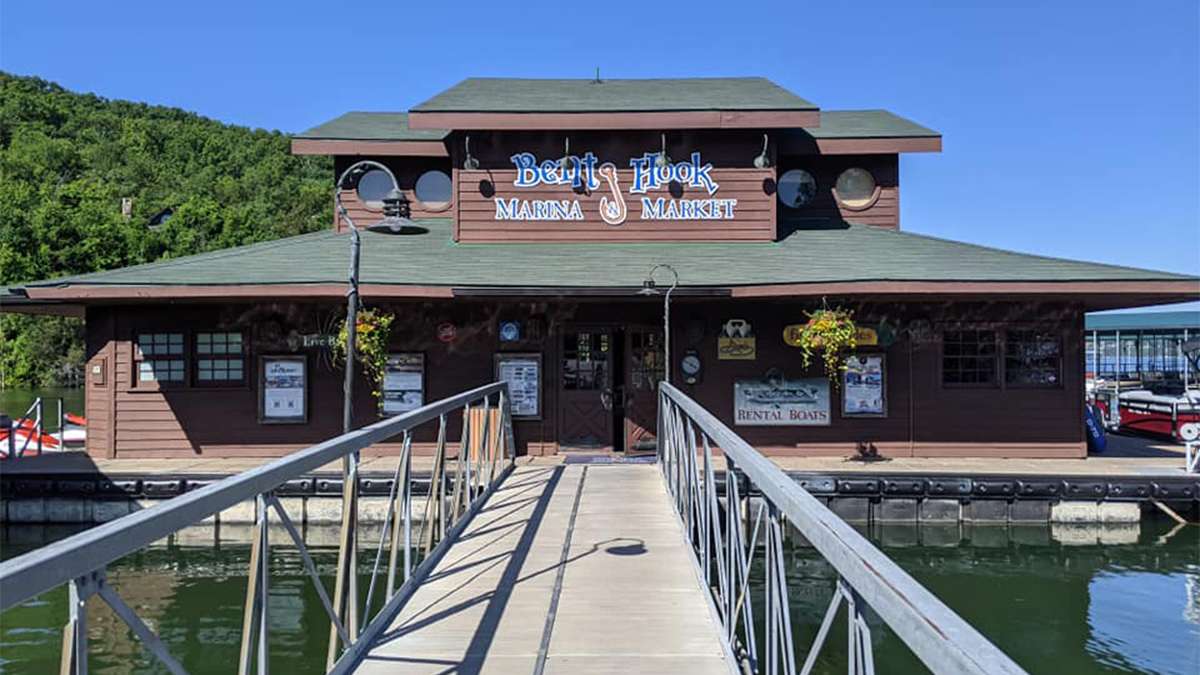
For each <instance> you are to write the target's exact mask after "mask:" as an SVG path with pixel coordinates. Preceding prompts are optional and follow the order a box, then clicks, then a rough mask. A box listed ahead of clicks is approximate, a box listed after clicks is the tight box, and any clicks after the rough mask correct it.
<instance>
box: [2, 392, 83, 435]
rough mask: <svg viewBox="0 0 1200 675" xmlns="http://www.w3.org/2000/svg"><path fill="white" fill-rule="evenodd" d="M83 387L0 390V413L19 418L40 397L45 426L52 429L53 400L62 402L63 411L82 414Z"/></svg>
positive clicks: (55, 414) (53, 418) (54, 417)
mask: <svg viewBox="0 0 1200 675" xmlns="http://www.w3.org/2000/svg"><path fill="white" fill-rule="evenodd" d="M83 392H84V388H83V387H73V388H68V387H61V388H52V389H12V388H10V389H0V412H2V413H5V414H7V415H10V416H11V417H14V418H16V417H20V416H22V415H24V414H25V411H26V410H28V409H29V406H30V404H32V403H33V401H34V400H35V399H37V397H39V396H40V397H42V400H43V401H44V405H45V412H44V414H45V418H46V420H47V424H50V425H51V427H52V428H53V425H54V424H57V422H56V421H54V420H55V419H56V416H57V415H58V408H57V403H56V402H55V399H59V398H61V399H62V400H63V411H64V412H69V413H74V414H76V415H82V414H83Z"/></svg>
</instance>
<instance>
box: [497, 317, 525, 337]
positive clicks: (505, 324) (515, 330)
mask: <svg viewBox="0 0 1200 675" xmlns="http://www.w3.org/2000/svg"><path fill="white" fill-rule="evenodd" d="M520 339H521V324H520V323H519V322H517V321H501V322H500V341H501V342H517V341H519V340H520Z"/></svg>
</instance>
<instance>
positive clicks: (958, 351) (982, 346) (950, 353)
mask: <svg viewBox="0 0 1200 675" xmlns="http://www.w3.org/2000/svg"><path fill="white" fill-rule="evenodd" d="M997 356H998V353H997V349H996V331H994V330H949V331H946V332H945V333H943V334H942V383H943V384H952V385H968V386H985V387H986V386H995V385H996V384H998V381H997V378H996V370H997Z"/></svg>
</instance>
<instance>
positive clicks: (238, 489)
mask: <svg viewBox="0 0 1200 675" xmlns="http://www.w3.org/2000/svg"><path fill="white" fill-rule="evenodd" d="M455 412H461V414H462V433H461V436H460V439H459V442H458V451H457V453H456V454H455V455H454V456H453V457H452V456H451V455H450V454H449V453H448V452H447V445H448V441H447V428H446V426H447V416H448V415H449V414H451V413H455ZM434 420H436V421H437V425H438V430H437V441H436V446H435V448H434V455H433V467H432V473H431V475H430V481H431V483H430V486H429V490H428V493H427V496H426V499H425V504H424V508H423V513H422V514H421V515H422V518H421V520H420V525H419V526H418V527H417V528H416V531H415V532H414V523H413V517H414V508H413V507H414V504H413V482H414V481H413V473H412V438H413V431H414V430H415V429H416V428H417V427H419V426H421V425H423V424H425V423H427V422H433V421H434ZM397 437H399V438H401V439H402V444H401V454H400V461H399V462H398V463H397V466H396V471H395V476H394V478H393V481H392V486H391V490H390V494H389V496H388V504H387V507H388V510H387V516H386V519H385V521H384V524H383V529H382V531H381V533H380V536H379V542H378V547H377V548H376V551H375V555H374V563H373V565H372V568H371V577H370V582H369V586H368V590H367V599H366V602H365V604H364V605H362V611H360V608H359V605H358V597H359V593H358V588H357V580H358V574H357V568H358V565H357V552H358V545H357V543H358V536H357V513H358V480H357V463H358V453H359V451H360V450H361V449H363V448H365V447H367V446H369V445H372V444H374V443H379V442H382V441H385V440H388V439H392V438H397ZM514 447H515V446H514V444H513V436H512V417H511V413H510V410H509V398H508V385H507V384H504V383H494V384H489V385H486V386H483V387H479V388H477V389H472V390H470V391H467V392H464V393H461V394H458V395H456V396H451V397H449V398H446V399H442V400H441V401H437V402H435V403H430V404H429V405H426V406H424V407H421V408H418V409H417V410H413V411H411V412H407V413H403V414H400V415H397V416H395V417H391V418H389V419H386V420H382V421H380V422H377V423H375V424H372V425H370V426H367V427H363V428H362V429H358V430H356V431H352V432H350V433H347V434H343V435H341V436H338V437H336V438H332V439H329V440H327V441H325V442H323V443H319V444H317V445H314V446H311V447H308V448H305V449H303V450H300V451H298V452H295V453H292V454H291V455H288V456H287V457H284V458H281V459H277V460H275V461H272V462H269V463H267V464H264V465H262V466H260V467H257V468H255V469H251V470H249V471H245V472H243V473H240V474H238V475H236V476H231V477H229V478H226V479H224V480H221V481H218V482H216V483H213V484H211V485H208V486H206V487H204V488H201V489H199V490H196V491H195V492H189V493H187V494H184V495H180V496H178V497H175V498H172V499H170V500H168V501H166V502H163V503H162V504H160V505H158V506H154V507H153V508H149V509H146V510H144V511H139V512H137V513H134V514H131V515H128V516H125V517H123V518H120V519H118V520H114V521H112V522H110V523H106V524H104V525H100V526H98V527H96V528H94V529H91V530H87V531H85V532H81V533H79V534H77V535H75V536H72V537H69V538H67V539H63V540H61V541H58V542H55V543H52V544H49V545H47V546H45V547H43V548H40V549H38V550H35V551H32V552H30V553H26V554H25V555H22V556H20V557H17V558H13V559H12V560H9V561H6V562H4V563H0V611H3V610H7V609H9V608H10V607H13V606H15V605H18V604H21V603H23V602H25V601H27V600H29V599H30V598H33V597H35V596H37V595H39V594H41V593H44V592H46V591H49V590H51V589H54V588H56V587H58V586H61V585H63V584H67V585H68V587H69V594H70V603H69V608H70V610H69V611H70V617H69V620H68V622H67V625H66V627H65V628H64V635H63V655H62V668H61V670H62V672H63V673H75V674H77V675H83V674H85V673H87V653H88V652H87V650H88V644H87V612H86V606H87V601H88V599H89V598H91V597H92V596H99V597H100V598H101V599H102V600H104V602H105V603H107V604H108V605H109V606H110V607H111V608H112V609H113V611H114V612H115V613H116V614H117V616H119V617H120V618H121V619H122V620H123V621H124V622H125V624H126V625H128V626H129V628H130V629H131V630H132V631H133V632H134V634H135V635H137V637H138V638H139V639H140V640H141V641H142V643H143V644H144V645H145V646H146V647H147V649H148V650H149V651H150V652H151V653H152V654H154V656H155V657H156V658H157V659H158V660H159V661H160V662H161V663H162V664H163V665H164V666H165V667H166V669H167V670H168V671H170V672H172V673H184V672H185V670H184V668H183V666H182V664H180V663H179V661H178V660H176V659H175V658H174V657H173V656H171V654H170V652H169V651H168V650H167V648H166V646H165V645H164V644H163V643H162V641H161V640H159V638H158V637H157V636H156V635H155V634H154V632H153V631H151V630H150V628H149V627H147V626H146V624H145V623H144V622H143V621H142V620H141V619H140V618H139V617H138V616H137V613H136V612H135V611H134V610H133V609H132V608H131V607H130V606H129V605H127V604H126V603H125V602H124V601H123V600H122V599H121V596H120V595H119V594H118V593H117V592H116V590H114V589H113V588H112V587H111V586H109V585H108V584H107V583H106V581H105V569H106V567H107V566H108V565H109V564H111V563H112V562H113V561H115V560H118V559H120V558H122V557H123V556H126V555H128V554H130V553H133V552H135V551H137V550H139V549H142V548H145V547H146V546H149V545H150V544H152V543H154V542H156V541H159V540H161V539H162V538H163V537H166V536H167V535H170V534H171V533H173V532H176V531H178V530H180V529H182V528H184V527H187V526H189V525H192V524H194V523H196V522H199V521H201V520H203V519H204V518H207V517H209V516H212V515H215V514H217V513H220V512H221V511H223V510H225V509H227V508H229V507H232V506H234V505H236V504H239V503H241V502H244V501H247V500H254V501H255V507H256V508H255V513H256V515H255V524H254V529H253V534H252V543H251V551H250V565H249V569H248V573H247V574H248V583H247V589H246V603H245V607H244V611H243V626H242V639H241V653H240V658H239V662H238V672H239V673H248V672H250V671H251V670H252V669H255V670H256V672H257V673H258V674H259V675H267V673H268V669H269V663H268V660H269V653H268V648H267V645H268V629H269V626H270V621H269V620H268V604H269V603H268V602H267V597H268V589H269V587H270V572H269V570H270V566H269V564H268V563H269V559H270V552H271V546H272V543H271V541H270V537H269V533H270V527H269V526H270V525H271V520H272V518H273V517H274V518H275V519H277V521H278V523H279V524H281V525H282V526H283V529H284V530H285V531H286V532H287V534H288V538H289V539H290V540H291V543H292V544H294V545H295V546H296V547H297V549H299V552H300V556H301V559H302V561H303V564H304V569H305V571H306V572H307V574H308V576H309V577H310V578H311V580H312V582H313V585H314V586H315V587H316V591H317V595H318V596H319V597H320V600H321V603H322V605H323V606H324V608H325V611H326V613H327V614H328V615H329V618H330V624H331V625H330V647H329V657H328V663H327V669H328V670H329V671H330V672H334V673H346V672H349V671H351V670H353V668H354V667H355V666H356V665H357V663H358V661H359V660H360V659H361V658H362V656H363V655H364V654H365V652H366V650H367V649H368V648H369V647H370V645H371V644H372V643H373V642H374V641H375V640H376V639H377V637H378V636H379V635H381V634H382V633H383V632H384V631H385V630H386V629H387V627H388V625H389V623H390V622H391V621H392V619H393V618H394V617H395V615H396V614H397V613H398V612H399V611H400V609H401V608H402V607H403V606H404V603H405V602H407V600H408V599H409V598H410V597H411V596H412V594H413V592H414V591H415V590H416V589H417V587H418V586H420V584H421V583H422V582H423V581H424V580H425V579H426V578H427V577H428V576H429V573H430V572H431V571H432V570H433V568H434V566H436V565H437V562H438V560H440V559H441V557H442V556H443V555H444V554H445V552H446V550H447V549H448V548H449V547H450V545H452V544H453V542H454V539H455V538H456V537H457V536H458V535H459V533H460V532H461V531H462V530H463V528H465V527H466V525H467V523H468V522H469V521H470V520H471V518H472V517H473V516H474V514H475V512H476V511H477V510H478V509H479V507H480V505H481V504H482V503H483V501H484V500H486V499H487V497H488V496H489V495H490V494H491V493H492V492H493V490H494V489H495V488H496V486H497V485H498V484H499V483H500V482H501V481H502V480H503V479H504V478H505V477H506V476H508V474H509V473H510V472H511V471H512V468H513V462H514V454H515V453H514ZM338 459H348V461H347V462H346V467H347V468H346V469H345V471H346V473H345V475H344V476H343V478H344V480H343V493H342V498H343V503H342V521H341V545H340V548H339V553H338V564H337V575H336V577H335V581H334V595H333V599H332V600H331V599H330V597H329V594H328V592H327V591H326V589H325V587H324V585H323V584H322V582H321V579H320V577H319V575H318V573H317V568H316V565H315V564H314V563H313V560H312V556H311V555H310V553H309V550H308V548H307V546H305V544H304V540H303V538H302V537H301V535H300V533H299V532H298V530H297V529H296V525H295V523H293V522H292V520H291V518H290V517H289V516H288V514H287V511H286V510H285V509H284V508H283V506H282V505H281V504H280V502H279V499H278V498H277V497H276V496H275V494H274V490H276V489H277V488H279V487H280V486H281V485H283V484H284V483H285V482H287V481H288V480H291V479H293V478H296V477H298V476H301V475H303V474H305V473H307V472H310V471H313V470H315V469H317V468H319V467H321V466H324V465H326V464H328V463H329V462H332V461H334V460H338ZM272 511H273V512H274V514H275V515H274V516H273V517H272V515H271V512H272ZM414 534H415V538H414ZM385 549H386V550H387V551H388V553H387V557H386V563H385V562H384V560H385V558H384V552H385ZM418 556H419V557H420V563H419V564H417V565H415V566H414V565H413V563H414V562H415V560H414V558H416V557H418ZM385 564H386V569H384V565H385ZM397 581H400V583H399V586H398V587H397ZM377 593H381V594H382V599H383V601H384V602H383V606H382V608H381V609H379V611H378V612H375V613H374V614H371V609H372V607H373V603H374V601H375V600H376V594H377ZM360 623H361V624H362V626H363V627H362V630H361V631H360V630H359V625H360Z"/></svg>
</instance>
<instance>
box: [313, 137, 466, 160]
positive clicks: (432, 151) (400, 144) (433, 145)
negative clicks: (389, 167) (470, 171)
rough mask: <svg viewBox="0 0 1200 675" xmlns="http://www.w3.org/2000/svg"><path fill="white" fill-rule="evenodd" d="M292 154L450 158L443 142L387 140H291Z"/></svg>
mask: <svg viewBox="0 0 1200 675" xmlns="http://www.w3.org/2000/svg"><path fill="white" fill-rule="evenodd" d="M292 154H293V155H375V156H388V157H449V156H450V151H449V150H448V149H447V148H446V144H445V143H444V142H443V141H388V140H364V139H340V138H293V139H292Z"/></svg>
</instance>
